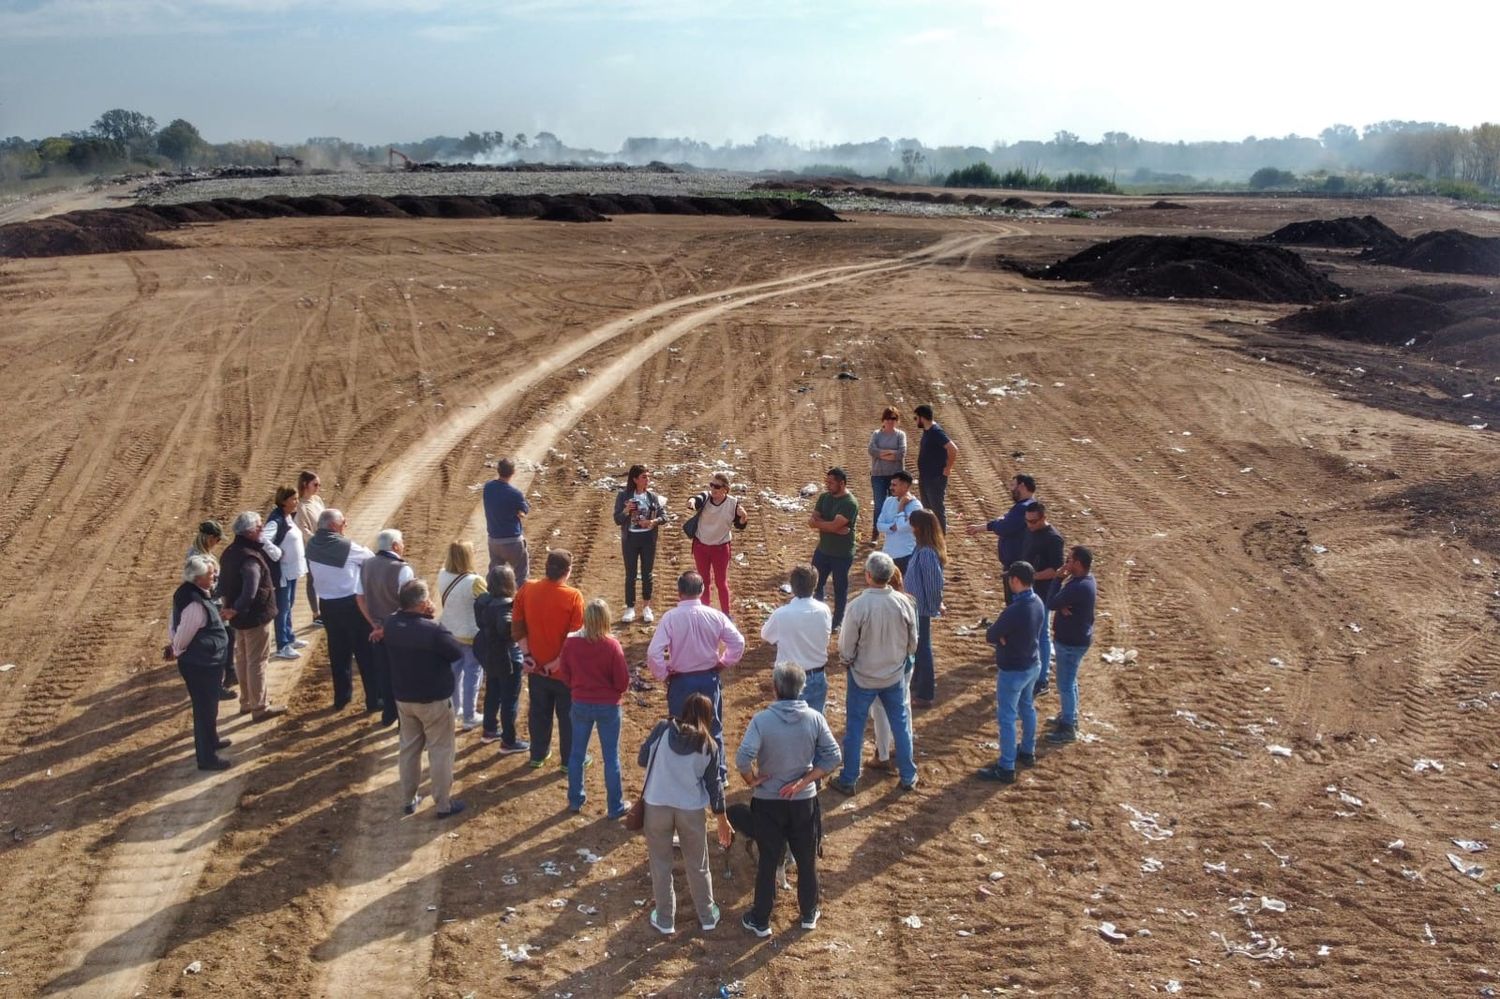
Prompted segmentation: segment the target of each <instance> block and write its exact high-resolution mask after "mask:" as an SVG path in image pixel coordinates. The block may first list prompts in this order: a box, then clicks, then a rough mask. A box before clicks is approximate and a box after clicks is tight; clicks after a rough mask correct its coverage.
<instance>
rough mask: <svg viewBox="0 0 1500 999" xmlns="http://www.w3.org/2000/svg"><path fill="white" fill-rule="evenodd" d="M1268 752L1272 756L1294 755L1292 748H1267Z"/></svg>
mask: <svg viewBox="0 0 1500 999" xmlns="http://www.w3.org/2000/svg"><path fill="white" fill-rule="evenodd" d="M1266 752H1268V753H1270V754H1271V755H1272V756H1286V757H1290V756H1291V755H1292V750H1291V747H1290V746H1267V747H1266Z"/></svg>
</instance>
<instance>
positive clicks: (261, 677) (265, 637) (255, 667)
mask: <svg viewBox="0 0 1500 999" xmlns="http://www.w3.org/2000/svg"><path fill="white" fill-rule="evenodd" d="M229 630H230V631H232V632H234V675H235V677H236V678H237V679H238V680H239V682H240V711H241V712H244V711H264V710H266V708H268V707H269V706H270V704H271V700H270V697H269V696H268V695H267V693H266V664H267V663H268V662H270V661H271V622H270V621H267V622H266V623H265V624H263V625H261V626H260V627H259V628H231V629H229Z"/></svg>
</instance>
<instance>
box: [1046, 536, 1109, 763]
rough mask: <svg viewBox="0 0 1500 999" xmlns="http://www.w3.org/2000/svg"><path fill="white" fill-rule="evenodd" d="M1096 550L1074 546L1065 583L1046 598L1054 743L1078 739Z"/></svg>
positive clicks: (1090, 631)
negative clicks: (1053, 663) (1055, 705)
mask: <svg viewBox="0 0 1500 999" xmlns="http://www.w3.org/2000/svg"><path fill="white" fill-rule="evenodd" d="M1093 567H1094V553H1093V552H1091V551H1089V550H1088V549H1087V548H1085V547H1083V545H1076V546H1074V548H1073V550H1072V551H1071V552H1069V553H1068V560H1067V561H1066V562H1064V563H1063V571H1062V575H1061V576H1059V577H1058V578H1059V579H1060V580H1061V581H1062V585H1061V586H1060V587H1058V590H1057V592H1056V593H1054V594H1052V596H1051V598H1050V599H1049V600H1048V601H1047V607H1048V609H1049V610H1051V611H1052V638H1053V644H1052V649H1053V652H1054V653H1055V654H1056V655H1057V699H1058V700H1059V701H1061V702H1062V706H1061V708H1060V709H1059V710H1058V712H1057V721H1056V727H1055V728H1054V729H1053V730H1052V731H1051V732H1049V733H1047V741H1048V742H1050V743H1052V744H1053V745H1058V746H1061V745H1065V744H1066V743H1069V742H1072V741H1073V740H1074V739H1076V738H1078V666H1079V664H1081V663H1082V662H1083V657H1084V655H1085V654H1086V653H1087V652H1088V650H1089V646H1090V645H1091V644H1093V641H1094V604H1095V603H1096V602H1097V601H1098V596H1099V594H1098V590H1097V589H1096V587H1095V583H1094V576H1093V574H1092V572H1091V571H1090V570H1091V569H1093Z"/></svg>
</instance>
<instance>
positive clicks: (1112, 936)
mask: <svg viewBox="0 0 1500 999" xmlns="http://www.w3.org/2000/svg"><path fill="white" fill-rule="evenodd" d="M1099 935H1100V936H1101V937H1103V938H1104V939H1106V940H1108V941H1109V942H1110V943H1124V942H1125V941H1126V940H1129V939H1130V938H1129V937H1127V936H1126V935H1125V934H1123V933H1121V932H1120V931H1119V930H1117V929H1115V924H1114V923H1100V924H1099Z"/></svg>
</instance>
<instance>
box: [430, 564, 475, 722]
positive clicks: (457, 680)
mask: <svg viewBox="0 0 1500 999" xmlns="http://www.w3.org/2000/svg"><path fill="white" fill-rule="evenodd" d="M486 589H487V587H486V586H485V585H484V578H483V577H482V576H480V575H479V574H478V573H477V572H475V571H474V543H473V542H472V541H450V542H449V543H448V557H447V558H446V559H444V560H443V568H442V569H441V570H440V571H439V572H438V592H439V593H441V594H442V604H443V614H442V617H441V618H440V620H441V621H442V622H443V627H444V628H447V629H448V630H449V631H451V632H453V637H454V638H456V639H458V644H459V645H462V646H463V647H464V657H463V659H461V660H460V661H459V663H458V665H456V666H454V667H453V681H454V689H453V710H454V711H455V712H457V714H458V719H459V722H460V723H461V724H462V725H463V729H464V731H465V732H468V731H470V730H472V729H476V728H478V727H479V715H477V714H476V713H475V711H474V708H475V701H476V699H477V698H478V696H479V678H480V677H481V676H483V675H484V667H483V666H482V665H481V664H480V662H479V656H478V655H477V654H476V652H475V650H474V639H475V637H476V636H477V635H478V634H479V622H478V620H477V619H476V618H475V616H474V604H475V601H477V600H478V599H479V598H480V597H481V596H482V595H483V594H484V592H485V590H486Z"/></svg>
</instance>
